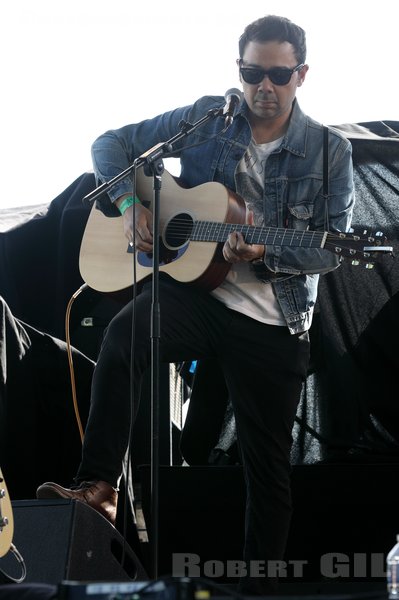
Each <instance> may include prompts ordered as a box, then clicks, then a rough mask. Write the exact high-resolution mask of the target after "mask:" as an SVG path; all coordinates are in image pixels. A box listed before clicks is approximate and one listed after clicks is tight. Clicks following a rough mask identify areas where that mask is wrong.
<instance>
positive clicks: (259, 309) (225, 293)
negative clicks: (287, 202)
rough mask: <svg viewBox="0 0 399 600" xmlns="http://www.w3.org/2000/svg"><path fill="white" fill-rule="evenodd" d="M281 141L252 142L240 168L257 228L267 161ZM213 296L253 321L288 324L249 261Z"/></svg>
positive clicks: (240, 181)
mask: <svg viewBox="0 0 399 600" xmlns="http://www.w3.org/2000/svg"><path fill="white" fill-rule="evenodd" d="M281 141H282V138H280V139H278V140H274V141H273V142H267V143H266V144H256V143H255V142H254V140H252V141H251V143H250V145H249V147H248V149H247V150H246V152H245V154H244V156H243V158H242V159H241V161H240V162H239V164H238V165H237V171H236V175H237V193H238V194H239V195H240V196H241V197H242V198H243V199H244V200H245V204H246V207H247V210H252V211H253V213H254V221H255V225H257V226H263V225H264V214H263V182H264V173H265V167H266V161H267V158H268V157H269V155H270V154H271V153H272V152H273V150H275V149H276V148H278V146H279V145H280V144H281ZM211 293H212V294H213V295H214V296H215V297H216V298H217V299H218V300H220V301H221V302H223V303H224V304H225V305H226V306H228V307H229V308H231V309H233V310H237V311H238V312H241V313H243V314H245V315H247V316H248V317H251V318H252V319H256V320H257V321H262V323H268V324H269V325H286V322H285V319H284V317H283V313H282V312H281V309H280V306H279V304H278V301H277V298H276V296H275V294H274V290H273V286H272V285H271V284H270V283H264V282H263V281H259V280H258V279H257V278H256V276H255V273H254V272H253V270H252V269H251V265H250V263H248V262H241V263H238V264H236V265H232V266H231V269H230V271H229V273H228V275H227V277H226V279H225V280H224V281H223V283H222V284H221V285H220V286H219V287H217V288H216V289H214V290H213V291H212V292H211Z"/></svg>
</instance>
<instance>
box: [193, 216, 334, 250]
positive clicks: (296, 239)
mask: <svg viewBox="0 0 399 600" xmlns="http://www.w3.org/2000/svg"><path fill="white" fill-rule="evenodd" d="M233 231H238V232H240V233H242V235H243V236H244V239H245V241H246V243H247V244H264V245H271V246H273V245H276V246H295V247H300V246H303V247H305V248H323V247H324V244H325V241H326V238H327V235H328V233H327V232H326V231H298V230H296V229H285V228H283V227H254V226H253V225H239V224H236V223H219V222H215V221H195V222H194V226H193V229H192V232H191V235H190V239H191V240H193V241H196V242H225V241H226V240H227V238H228V237H229V235H230V233H232V232H233Z"/></svg>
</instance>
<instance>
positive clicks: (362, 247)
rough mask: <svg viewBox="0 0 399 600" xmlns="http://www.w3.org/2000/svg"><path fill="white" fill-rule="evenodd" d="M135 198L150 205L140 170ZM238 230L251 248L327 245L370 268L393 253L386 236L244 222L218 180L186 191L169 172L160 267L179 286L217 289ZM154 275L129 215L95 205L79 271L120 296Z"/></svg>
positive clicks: (238, 204)
mask: <svg viewBox="0 0 399 600" xmlns="http://www.w3.org/2000/svg"><path fill="white" fill-rule="evenodd" d="M136 189H137V194H138V196H139V198H140V200H141V201H142V202H144V203H146V205H148V206H149V207H151V202H152V194H153V192H152V189H153V181H152V178H151V177H147V176H146V175H144V173H143V171H139V172H138V176H137V185H136ZM233 231H239V232H241V233H242V234H243V236H244V239H245V241H246V242H247V243H249V244H265V245H275V246H291V247H298V248H324V249H325V250H329V251H330V252H333V253H335V254H337V255H339V256H340V257H342V258H348V259H350V261H351V263H352V264H353V265H356V264H359V263H361V262H364V263H365V264H366V266H367V267H372V266H373V264H374V262H375V261H376V260H378V258H379V257H380V256H381V255H383V254H385V253H391V254H392V247H391V246H387V245H386V238H385V237H384V236H383V235H382V233H381V232H378V233H376V234H374V235H372V234H369V233H368V232H367V231H363V232H362V235H361V236H360V235H355V234H352V233H336V232H327V231H309V230H306V231H301V230H297V229H286V228H280V227H257V226H252V225H247V224H245V202H244V200H243V199H242V198H241V197H240V196H239V195H238V194H236V193H235V192H233V191H231V190H229V189H227V188H226V187H225V186H223V185H222V184H220V183H216V182H209V183H204V184H202V185H199V186H196V187H194V188H189V189H187V188H183V187H181V186H180V185H179V184H178V183H177V182H176V180H175V179H174V178H173V177H172V175H170V173H168V172H167V171H164V173H163V177H162V190H161V202H160V219H159V232H160V238H161V239H160V252H159V262H160V267H159V270H160V271H161V272H162V271H163V272H165V273H168V274H169V275H170V276H171V277H173V278H174V279H176V280H177V281H180V282H183V283H193V284H196V285H199V286H201V287H202V288H204V289H208V290H211V289H214V288H215V287H217V286H218V285H220V283H221V282H222V281H223V279H224V278H225V277H226V275H227V273H228V271H229V269H230V267H231V265H230V264H229V263H227V262H226V261H225V260H224V258H223V256H222V247H223V244H224V242H225V241H226V240H227V238H228V236H229V234H230V233H231V232H233ZM133 263H135V273H136V281H137V282H139V281H141V280H143V279H145V278H146V277H148V276H149V275H151V273H152V254H149V253H145V252H140V251H138V252H136V253H134V252H133V249H132V247H131V246H130V245H129V243H128V241H127V239H126V238H125V235H124V232H123V218H122V216H121V217H105V216H104V215H103V213H102V212H101V211H99V210H98V209H97V208H96V206H93V208H92V210H91V212H90V215H89V218H88V221H87V224H86V228H85V231H84V234H83V238H82V242H81V247H80V255H79V269H80V273H81V276H82V278H83V280H84V281H85V282H86V283H87V284H88V285H89V286H90V287H91V288H93V289H95V290H98V291H101V292H115V291H118V290H122V289H125V288H127V287H130V286H131V285H132V283H133V273H134V271H133Z"/></svg>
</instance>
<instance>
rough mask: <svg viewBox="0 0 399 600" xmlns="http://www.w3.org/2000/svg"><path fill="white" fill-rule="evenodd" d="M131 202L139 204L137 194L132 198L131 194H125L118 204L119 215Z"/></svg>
mask: <svg viewBox="0 0 399 600" xmlns="http://www.w3.org/2000/svg"><path fill="white" fill-rule="evenodd" d="M133 204H140V200H139V199H138V198H137V196H135V197H134V198H133V196H127V197H126V198H125V199H124V200H123V201H122V202H121V203H120V205H119V206H118V209H119V212H120V213H121V215H123V214H125V212H126V211H127V209H128V208H129V206H132V205H133Z"/></svg>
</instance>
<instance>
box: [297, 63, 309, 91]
mask: <svg viewBox="0 0 399 600" xmlns="http://www.w3.org/2000/svg"><path fill="white" fill-rule="evenodd" d="M308 71H309V65H303V67H302V69H301V70H300V72H299V76H298V82H297V86H298V87H301V85H302V84H303V82H304V81H305V78H306V73H307V72H308Z"/></svg>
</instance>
